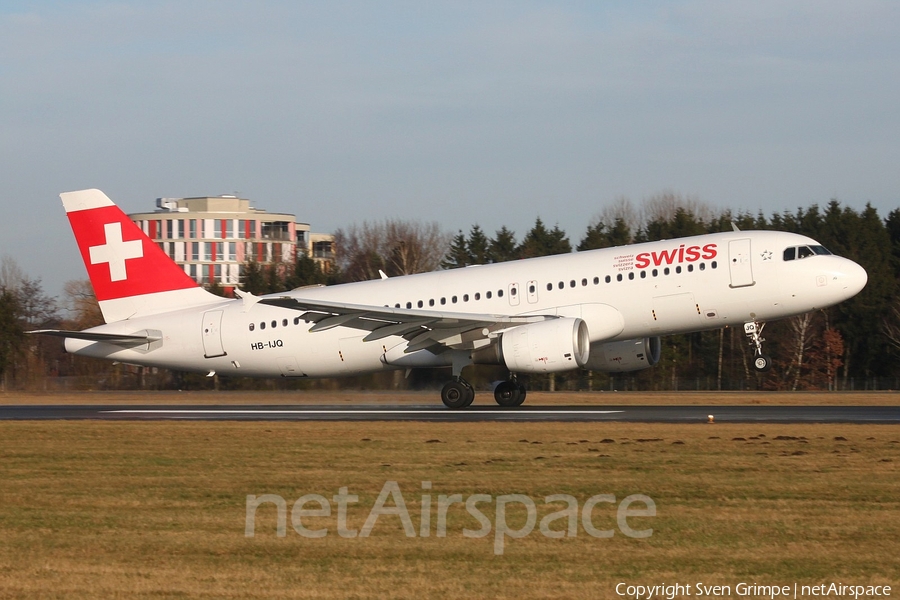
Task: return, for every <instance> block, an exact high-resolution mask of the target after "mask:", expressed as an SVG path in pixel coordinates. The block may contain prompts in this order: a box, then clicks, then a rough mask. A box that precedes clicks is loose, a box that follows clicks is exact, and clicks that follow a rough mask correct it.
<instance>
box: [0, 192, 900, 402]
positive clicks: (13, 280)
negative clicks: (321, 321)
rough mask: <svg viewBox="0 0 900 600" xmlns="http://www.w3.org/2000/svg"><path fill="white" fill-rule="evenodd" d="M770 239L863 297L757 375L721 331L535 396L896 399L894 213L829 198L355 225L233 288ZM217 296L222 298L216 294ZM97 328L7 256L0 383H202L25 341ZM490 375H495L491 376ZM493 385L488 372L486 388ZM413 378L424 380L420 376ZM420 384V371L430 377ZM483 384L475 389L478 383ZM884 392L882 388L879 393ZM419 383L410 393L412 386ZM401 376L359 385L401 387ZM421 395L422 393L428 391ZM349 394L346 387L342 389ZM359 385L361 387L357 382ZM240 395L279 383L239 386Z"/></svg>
mask: <svg viewBox="0 0 900 600" xmlns="http://www.w3.org/2000/svg"><path fill="white" fill-rule="evenodd" d="M732 224H734V225H736V226H737V227H739V228H740V229H741V230H753V229H774V230H780V231H787V232H792V233H798V234H803V235H807V236H809V237H812V238H814V239H816V240H818V241H819V242H820V243H821V244H823V245H824V246H825V247H827V248H828V249H830V250H831V251H832V252H834V253H835V254H838V255H841V256H845V257H847V258H850V259H851V260H854V261H856V262H857V263H859V264H860V265H862V266H863V267H864V268H865V269H866V271H867V272H868V274H869V281H868V284H867V285H866V287H865V289H864V290H863V291H862V292H861V293H860V294H859V295H857V296H856V297H854V298H852V299H850V300H848V301H846V302H843V303H841V304H840V305H838V306H834V307H830V308H827V309H824V310H819V311H815V312H813V313H809V314H807V315H801V316H799V317H794V318H791V319H785V320H782V321H778V322H773V323H769V324H767V326H766V329H765V332H764V334H765V337H766V339H767V341H766V343H765V348H766V352H767V353H768V354H770V355H771V356H772V357H773V359H774V361H775V365H776V366H775V368H773V369H772V370H771V371H769V372H768V373H765V374H758V373H756V372H755V371H753V369H752V368H751V366H750V360H751V359H752V349H751V348H750V347H749V346H748V344H747V340H746V339H745V337H744V335H743V331H741V330H740V329H739V328H738V329H735V328H731V327H726V328H723V329H718V330H713V331H706V332H700V333H694V334H686V335H674V336H668V337H666V338H663V355H662V359H661V361H660V364H658V365H657V366H656V367H654V368H652V369H648V370H645V371H640V372H636V373H631V374H624V375H618V376H615V377H613V376H609V375H606V374H599V373H586V372H576V373H572V374H566V375H563V376H557V377H556V378H548V379H547V380H546V381H545V380H544V379H541V378H536V379H535V380H533V381H532V382H531V383H530V385H531V387H533V388H538V389H539V388H541V387H542V386H555V387H556V388H557V389H559V388H567V389H659V390H663V389H674V388H691V389H694V388H703V389H778V390H801V389H850V388H851V387H852V388H856V389H861V388H866V387H871V386H875V385H877V386H879V387H882V388H883V387H896V384H892V383H891V382H890V381H891V380H892V379H896V378H900V299H896V296H897V294H896V292H897V288H898V285H900V208H898V209H895V210H893V211H891V212H890V213H889V214H888V215H887V216H886V217H881V216H880V215H879V214H878V212H877V210H876V209H875V208H874V207H872V206H871V205H866V206H865V207H864V208H863V209H862V210H856V209H853V208H851V207H848V206H843V205H842V204H841V203H840V202H839V201H837V200H832V201H830V202H828V203H827V204H825V205H824V206H819V205H818V204H812V205H810V206H808V207H805V208H804V207H801V208H797V209H796V210H790V211H783V212H780V213H772V214H770V215H765V214H763V213H762V212H759V213H757V214H751V213H746V212H738V213H735V212H732V211H730V210H717V209H714V208H712V207H710V206H709V205H707V204H705V203H703V202H700V201H698V200H696V199H693V198H685V197H682V196H678V195H675V194H660V195H657V196H654V197H652V198H650V199H648V200H645V201H644V202H643V203H641V204H640V205H635V204H633V203H631V202H629V201H628V200H626V199H619V200H617V201H616V202H614V203H612V204H610V205H609V206H607V207H606V208H605V209H603V211H602V212H600V213H599V214H598V215H597V216H596V217H595V218H594V220H593V221H592V222H591V223H590V224H589V225H588V226H587V228H586V230H585V231H584V232H583V234H582V235H581V237H580V239H578V242H577V244H574V247H573V243H572V242H571V241H570V239H569V236H568V235H567V234H566V233H565V232H564V231H563V230H562V229H560V227H559V226H558V225H554V226H552V227H548V226H547V225H546V224H545V223H544V221H543V220H542V219H541V218H537V219H536V220H535V223H534V226H533V227H531V228H530V229H529V230H528V231H526V232H525V233H524V235H522V236H521V238H518V237H517V235H516V233H515V232H514V231H512V230H511V229H510V228H508V227H505V226H504V227H501V228H499V229H498V230H496V231H495V232H494V233H493V235H489V234H488V233H486V232H485V231H484V230H483V229H482V228H481V227H480V226H479V225H478V224H473V225H472V226H471V228H470V229H469V230H468V231H467V232H463V231H458V232H457V233H456V234H448V233H446V232H445V231H443V230H442V229H441V227H440V226H439V224H437V223H421V222H414V221H404V220H397V219H395V220H385V221H381V222H376V223H369V222H367V223H363V224H361V225H357V224H354V225H351V226H348V227H347V228H344V229H340V230H338V231H337V232H335V238H336V244H335V245H336V257H335V261H334V263H333V264H331V265H330V266H329V267H328V268H323V265H322V263H321V262H317V261H315V260H313V259H312V258H310V257H309V256H307V255H306V254H305V253H298V256H297V258H296V260H295V261H294V262H292V263H286V264H285V263H282V264H275V265H262V264H258V263H254V262H252V261H250V262H247V263H246V264H245V265H243V268H242V277H241V287H242V288H243V289H245V290H247V291H250V292H252V293H254V294H265V293H276V292H280V291H285V290H289V289H294V288H298V287H304V286H309V285H332V284H337V283H346V282H352V281H364V280H369V279H377V278H379V277H381V276H382V274H383V275H386V276H390V277H392V276H398V275H407V274H412V273H419V272H427V271H433V270H436V269H453V268H461V267H465V266H468V265H475V264H491V263H499V262H505V261H510V260H519V259H523V258H532V257H537V256H547V255H553V254H565V253H569V252H573V251H575V252H583V251H587V250H592V249H598V248H607V247H613V246H621V245H626V244H631V243H637V242H647V241H656V240H663V239H672V238H677V237H684V236H690V235H700V234H705V233H714V232H720V231H730V230H731V229H732ZM212 291H214V292H217V293H222V290H221V289H216V288H215V287H214V289H212ZM99 323H102V318H101V317H100V313H99V310H98V309H97V306H96V300H95V299H94V297H93V293H92V290H91V289H90V284H89V283H88V282H87V281H80V280H79V281H71V282H68V283H67V284H66V288H65V292H64V298H63V300H62V301H57V300H56V299H54V298H49V297H48V296H47V295H46V294H45V293H44V292H43V290H42V287H41V283H40V280H39V279H30V278H29V277H27V276H26V275H25V274H23V273H22V272H21V270H19V269H18V267H17V266H16V265H15V262H14V261H13V260H11V259H9V258H8V257H7V258H5V259H4V260H3V268H2V271H0V378H2V382H3V384H4V385H5V386H6V389H9V387H40V386H42V385H47V384H46V381H47V378H48V377H51V378H52V377H53V376H69V377H81V378H82V380H85V381H96V382H101V383H102V385H104V386H108V387H116V386H122V387H129V386H139V387H146V386H148V385H150V386H154V385H159V386H173V385H177V386H179V387H190V386H192V385H196V386H202V385H206V383H207V382H205V381H204V380H203V379H202V378H193V376H187V375H183V374H171V373H158V372H156V371H155V370H149V371H148V370H146V369H135V368H133V367H125V366H122V365H119V366H114V365H110V364H108V363H105V362H103V361H96V360H91V359H83V358H81V357H72V356H69V355H66V354H64V353H62V352H61V345H60V344H59V342H58V340H54V339H47V338H42V337H40V336H25V334H24V331H27V330H29V329H37V328H51V327H60V328H72V329H83V328H86V327H90V326H93V325H97V324H99ZM485 370H486V371H490V369H487V368H485ZM494 375H495V374H493V373H490V372H486V373H485V374H484V377H486V378H490V377H493V376H494ZM418 377H419V378H420V379H421V377H423V376H421V375H420V376H418ZM424 377H425V379H426V380H427V378H428V377H427V373H426V375H425V376H424ZM475 379H476V380H477V379H478V377H477V376H476V377H475ZM886 380H887V382H886ZM415 381H416V380H415V378H414V382H415ZM397 383H398V381H397V380H396V378H392V379H386V380H384V381H381V380H379V379H377V377H376V378H375V379H374V380H371V381H368V383H367V384H372V385H381V384H397ZM426 383H427V381H426ZM350 384H351V385H353V382H352V381H351V382H350ZM357 384H358V382H357ZM242 385H250V386H254V385H263V386H270V387H271V386H272V385H277V384H273V383H268V384H266V383H244V384H242Z"/></svg>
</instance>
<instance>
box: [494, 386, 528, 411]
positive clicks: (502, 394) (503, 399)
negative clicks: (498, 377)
mask: <svg viewBox="0 0 900 600" xmlns="http://www.w3.org/2000/svg"><path fill="white" fill-rule="evenodd" d="M520 397H522V400H524V396H523V395H522V394H521V392H520V391H519V386H518V385H516V382H514V381H501V382H500V383H498V384H497V387H496V388H494V400H495V401H496V402H497V404H499V405H500V406H519V405H520V404H521V403H522V402H521V401H520V399H519V398H520Z"/></svg>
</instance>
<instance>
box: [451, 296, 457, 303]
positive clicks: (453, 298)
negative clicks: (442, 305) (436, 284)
mask: <svg viewBox="0 0 900 600" xmlns="http://www.w3.org/2000/svg"><path fill="white" fill-rule="evenodd" d="M450 302H452V303H453V304H456V296H453V297H452V298H450Z"/></svg>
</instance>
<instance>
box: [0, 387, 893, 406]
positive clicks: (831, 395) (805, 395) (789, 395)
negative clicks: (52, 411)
mask: <svg viewBox="0 0 900 600" xmlns="http://www.w3.org/2000/svg"><path fill="white" fill-rule="evenodd" d="M475 403H476V405H486V406H495V404H494V400H493V397H492V395H491V392H490V391H488V390H479V391H478V395H477V397H476V400H475ZM0 404H307V405H309V404H336V405H341V404H348V405H349V404H423V405H434V406H440V405H441V400H440V392H439V391H438V390H432V391H417V392H405V391H404V392H392V391H377V392H361V391H352V390H351V391H321V390H316V391H296V392H273V391H259V392H239V391H234V392H232V391H229V392H212V391H209V392H177V391H173V392H52V393H42V392H3V393H0ZM527 404H528V405H529V406H561V405H570V406H575V405H597V406H601V405H604V404H607V405H614V404H694V405H706V404H710V405H729V406H731V405H749V404H767V405H842V404H856V405H867V406H879V405H884V406H897V405H898V404H900V392H553V393H551V392H529V393H528V400H527Z"/></svg>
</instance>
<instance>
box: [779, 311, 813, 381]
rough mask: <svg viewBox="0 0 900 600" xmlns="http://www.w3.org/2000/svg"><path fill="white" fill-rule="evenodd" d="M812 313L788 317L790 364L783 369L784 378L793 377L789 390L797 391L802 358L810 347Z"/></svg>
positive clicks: (802, 365) (802, 366) (802, 364)
mask: <svg viewBox="0 0 900 600" xmlns="http://www.w3.org/2000/svg"><path fill="white" fill-rule="evenodd" d="M812 321H813V313H806V314H802V315H799V316H796V317H791V318H790V319H788V326H789V327H790V330H791V336H792V339H791V364H790V365H789V366H788V368H787V369H786V370H785V380H786V381H787V380H790V379H793V382H792V383H791V391H792V392H794V391H797V388H798V387H799V386H800V378H801V376H802V371H803V368H804V363H803V359H804V356H805V354H806V352H807V351H808V350H809V348H810V344H811V340H812V336H811V335H810V334H811V331H810V330H811V326H812Z"/></svg>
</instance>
